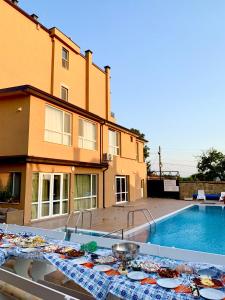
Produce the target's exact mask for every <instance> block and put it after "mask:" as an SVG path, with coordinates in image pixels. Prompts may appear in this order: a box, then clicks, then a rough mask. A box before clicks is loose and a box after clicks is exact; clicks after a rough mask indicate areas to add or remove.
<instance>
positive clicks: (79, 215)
mask: <svg viewBox="0 0 225 300" xmlns="http://www.w3.org/2000/svg"><path fill="white" fill-rule="evenodd" d="M85 213H88V214H89V215H90V228H91V226H92V211H91V210H86V209H85V210H81V211H79V212H78V211H72V212H71V213H70V214H69V216H68V218H67V222H66V225H65V230H67V228H68V225H69V221H70V219H71V217H72V216H73V215H78V218H77V221H76V223H75V226H74V229H75V231H77V228H78V224H79V221H80V218H81V227H83V225H84V214H85Z"/></svg>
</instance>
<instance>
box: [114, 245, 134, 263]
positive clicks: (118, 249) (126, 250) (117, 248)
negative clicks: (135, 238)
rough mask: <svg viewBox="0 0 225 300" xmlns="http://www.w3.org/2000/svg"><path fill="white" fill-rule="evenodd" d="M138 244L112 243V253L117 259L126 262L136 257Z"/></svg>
mask: <svg viewBox="0 0 225 300" xmlns="http://www.w3.org/2000/svg"><path fill="white" fill-rule="evenodd" d="M139 251H140V246H139V245H137V244H135V243H129V242H128V243H118V244H114V245H112V252H113V255H114V256H115V257H116V258H118V259H119V260H121V261H123V262H126V261H129V260H132V259H134V258H136V257H137V255H138V254H139Z"/></svg>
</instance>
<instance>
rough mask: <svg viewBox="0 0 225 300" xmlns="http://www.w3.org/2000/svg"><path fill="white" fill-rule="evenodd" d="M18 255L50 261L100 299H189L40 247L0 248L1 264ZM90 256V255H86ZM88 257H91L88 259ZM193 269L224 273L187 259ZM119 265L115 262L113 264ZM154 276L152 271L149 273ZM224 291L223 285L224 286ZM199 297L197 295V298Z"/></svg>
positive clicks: (163, 261)
mask: <svg viewBox="0 0 225 300" xmlns="http://www.w3.org/2000/svg"><path fill="white" fill-rule="evenodd" d="M49 242H51V243H53V244H56V245H59V246H68V245H70V246H72V247H73V248H74V249H77V250H78V249H79V248H80V244H78V243H70V242H64V241H56V240H51V241H49ZM98 252H101V253H102V254H106V255H108V254H112V253H111V250H110V249H99V250H98ZM12 257H15V258H19V259H28V260H30V259H31V260H39V261H43V262H49V263H51V264H52V265H54V266H55V267H56V268H57V269H58V270H60V271H61V272H62V273H63V274H64V275H66V276H67V277H68V278H70V279H71V280H73V281H74V282H75V283H77V284H78V285H80V286H81V287H82V288H84V289H85V290H87V291H88V292H89V293H90V294H92V295H93V297H94V298H96V299H99V300H102V299H106V298H107V296H108V295H109V294H112V295H114V296H116V297H118V298H120V299H125V300H138V299H157V300H160V299H161V300H163V299H167V300H192V299H194V297H193V296H192V294H181V293H176V292H175V291H174V290H173V289H171V290H169V289H165V288H162V287H160V286H158V285H157V284H141V283H140V282H139V281H132V280H130V279H129V278H128V277H127V276H126V275H118V276H109V275H106V274H105V273H104V272H98V271H95V270H93V269H91V268H87V267H85V266H83V265H77V264H75V263H74V262H73V259H63V258H62V257H61V256H60V255H59V254H57V253H44V252H41V251H38V252H31V253H23V252H22V251H21V248H20V247H17V246H16V247H14V248H9V249H8V248H7V249H0V264H1V265H2V264H4V263H5V262H6V261H7V259H9V258H12ZM87 257H88V258H90V256H87ZM138 259H141V260H150V261H153V262H155V263H158V264H160V265H161V266H162V267H169V268H174V267H175V266H176V265H178V264H181V263H184V262H183V261H178V260H173V259H169V258H163V257H156V256H151V255H139V257H138ZM90 261H91V259H90ZM187 264H188V265H189V266H192V267H194V268H195V269H197V270H199V269H205V268H213V269H214V271H215V273H216V274H217V276H221V275H223V274H225V266H213V265H209V264H196V263H187ZM113 267H115V268H116V267H118V263H116V264H114V265H112V268H113ZM149 277H154V275H151V274H150V275H149ZM179 279H180V280H181V283H182V284H188V283H190V281H191V276H190V275H185V274H182V276H180V277H179ZM223 290H224V291H225V289H223ZM199 299H200V298H199Z"/></svg>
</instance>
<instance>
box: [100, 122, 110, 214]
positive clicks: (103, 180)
mask: <svg viewBox="0 0 225 300" xmlns="http://www.w3.org/2000/svg"><path fill="white" fill-rule="evenodd" d="M104 124H105V121H104V122H102V123H100V162H102V157H103V130H102V127H103V125H104ZM108 168H109V165H107V167H106V168H105V169H103V173H102V174H103V176H102V194H103V195H102V200H103V201H102V202H103V208H105V172H106V171H107V170H108Z"/></svg>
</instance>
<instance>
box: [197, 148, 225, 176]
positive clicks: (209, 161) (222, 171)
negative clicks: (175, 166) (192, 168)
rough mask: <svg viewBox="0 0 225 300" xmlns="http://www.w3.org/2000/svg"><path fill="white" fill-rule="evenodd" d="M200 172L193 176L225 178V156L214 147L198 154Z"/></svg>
mask: <svg viewBox="0 0 225 300" xmlns="http://www.w3.org/2000/svg"><path fill="white" fill-rule="evenodd" d="M197 169H198V173H197V174H194V175H193V176H194V177H195V178H197V179H199V180H215V179H217V178H219V179H220V180H225V156H224V154H223V153H222V152H220V151H217V150H216V149H214V148H211V149H209V150H208V151H206V152H203V153H202V154H201V155H200V156H198V163H197Z"/></svg>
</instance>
